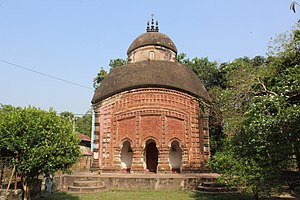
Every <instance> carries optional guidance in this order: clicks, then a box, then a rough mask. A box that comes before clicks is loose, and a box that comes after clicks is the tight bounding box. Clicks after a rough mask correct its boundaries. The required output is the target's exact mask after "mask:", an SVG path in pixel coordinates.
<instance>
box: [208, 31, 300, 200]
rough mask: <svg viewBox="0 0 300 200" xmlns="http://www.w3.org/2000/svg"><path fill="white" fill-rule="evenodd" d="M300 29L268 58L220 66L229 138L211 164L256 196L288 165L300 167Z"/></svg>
mask: <svg viewBox="0 0 300 200" xmlns="http://www.w3.org/2000/svg"><path fill="white" fill-rule="evenodd" d="M298 30H299V29H296V30H294V31H292V33H293V34H292V35H291V36H290V35H288V36H284V37H283V38H284V40H281V41H282V44H281V45H278V47H279V48H277V50H276V51H274V52H275V53H273V55H270V56H269V57H268V58H267V59H262V58H255V59H252V60H251V59H248V58H242V59H236V60H234V61H233V62H231V63H227V64H225V65H223V66H222V69H221V70H222V71H223V72H224V77H225V80H226V88H224V90H223V91H221V95H220V96H219V102H220V106H221V110H222V115H223V118H224V133H225V135H226V136H227V140H226V141H227V143H226V145H224V146H225V147H226V148H225V149H224V150H223V151H219V152H217V153H216V154H215V156H214V157H213V158H212V159H211V161H210V165H211V167H212V168H213V169H214V170H216V172H219V173H222V174H223V181H226V182H228V183H230V184H237V185H239V186H244V187H246V188H248V189H250V190H252V192H253V194H254V196H255V198H256V199H258V198H259V196H260V195H261V194H262V193H265V192H268V191H270V190H271V189H272V188H273V187H274V186H275V185H274V180H276V179H279V177H280V176H281V174H282V172H283V171H284V170H287V169H289V168H291V167H292V165H294V164H296V165H298V168H299V167H300V165H299V163H300V162H299V161H300V159H299V156H300V153H299V152H300V127H299V125H298V124H299V121H300V60H299V48H297V46H298V45H299V42H298V41H299V40H298V38H299V37H298V36H297V33H298ZM278 41H280V40H278ZM278 183H280V182H278Z"/></svg>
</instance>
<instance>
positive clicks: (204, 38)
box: [0, 0, 300, 114]
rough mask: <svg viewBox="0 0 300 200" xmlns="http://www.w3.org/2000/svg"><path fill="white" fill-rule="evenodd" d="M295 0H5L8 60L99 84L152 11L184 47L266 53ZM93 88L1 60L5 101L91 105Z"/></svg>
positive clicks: (203, 53) (227, 54)
mask: <svg viewBox="0 0 300 200" xmlns="http://www.w3.org/2000/svg"><path fill="white" fill-rule="evenodd" d="M291 2H292V0H252V1H250V0H244V1H242V0H227V1H224V0H223V1H221V0H214V1H213V0H211V1H208V0H206V1H203V0H187V1H175V0H164V1H159V0H152V1H144V0H130V1H121V0H119V1H116V0H109V1H101V0H98V1H96V0H51V1H50V0H48V1H46V0H44V1H41V0H18V1H17V0H0V60H2V61H6V62H10V63H14V64H17V65H19V66H22V67H26V68H29V69H31V70H35V71H38V72H42V73H44V74H48V75H51V76H55V77H58V78H61V79H64V80H67V81H71V82H75V83H77V84H80V85H84V86H87V87H90V88H92V84H93V78H94V77H95V76H96V74H97V72H98V71H99V70H100V67H104V68H105V69H108V63H109V60H110V59H114V58H124V59H125V58H126V51H127V49H128V47H129V46H130V44H131V42H132V41H133V40H134V39H135V38H136V37H137V36H138V35H140V34H142V33H144V32H145V28H146V23H147V21H148V20H149V19H151V14H152V13H153V14H154V15H155V19H157V20H158V21H159V27H160V32H163V33H165V34H167V35H168V36H169V37H170V38H171V39H172V40H173V42H174V43H175V44H176V46H177V49H178V52H179V53H182V52H183V53H186V54H187V56H188V57H190V58H193V57H208V58H209V60H211V61H218V62H227V61H230V60H233V59H235V58H239V57H243V56H248V57H250V58H252V57H254V56H256V55H265V53H266V51H267V47H268V43H269V41H270V38H271V37H275V36H276V35H277V34H281V33H284V32H286V31H288V30H290V29H291V27H292V26H293V25H295V23H296V22H297V20H298V19H299V18H300V7H297V10H298V11H299V12H298V13H296V14H294V13H293V12H292V11H290V9H289V6H290V4H291ZM93 92H94V91H93V89H88V88H84V87H79V86H76V85H73V84H69V83H66V82H62V81H59V80H56V79H52V78H50V77H46V76H43V75H40V74H37V73H33V72H30V71H27V70H24V69H21V68H18V67H16V66H13V65H9V64H7V63H4V62H0V103H2V104H11V105H14V106H28V105H32V106H36V107H40V108H42V109H46V110H47V109H49V108H50V107H53V108H54V109H56V110H57V111H58V112H61V111H71V112H74V113H76V114H81V113H85V112H86V111H87V110H88V109H89V108H90V106H91V104H90V101H91V98H92V96H93Z"/></svg>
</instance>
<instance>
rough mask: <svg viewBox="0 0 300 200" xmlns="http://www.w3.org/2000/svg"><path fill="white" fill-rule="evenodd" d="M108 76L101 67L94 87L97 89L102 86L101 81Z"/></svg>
mask: <svg viewBox="0 0 300 200" xmlns="http://www.w3.org/2000/svg"><path fill="white" fill-rule="evenodd" d="M106 76H107V71H105V70H104V69H103V67H101V69H100V71H99V72H98V74H97V76H96V77H95V78H94V82H93V87H94V88H95V89H97V87H98V86H99V85H100V83H101V81H102V80H103V79H104V78H105V77H106Z"/></svg>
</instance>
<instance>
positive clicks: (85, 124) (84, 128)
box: [75, 110, 92, 137]
mask: <svg viewBox="0 0 300 200" xmlns="http://www.w3.org/2000/svg"><path fill="white" fill-rule="evenodd" d="M75 131H77V132H80V133H82V134H84V135H87V136H89V137H91V132H92V111H91V110H88V111H87V112H86V113H85V115H83V116H81V117H76V121H75Z"/></svg>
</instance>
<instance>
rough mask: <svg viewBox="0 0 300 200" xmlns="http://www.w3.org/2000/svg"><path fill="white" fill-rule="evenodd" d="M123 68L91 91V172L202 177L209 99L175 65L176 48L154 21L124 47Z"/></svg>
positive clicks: (186, 69) (188, 74)
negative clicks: (144, 31) (190, 174)
mask: <svg viewBox="0 0 300 200" xmlns="http://www.w3.org/2000/svg"><path fill="white" fill-rule="evenodd" d="M127 55H128V63H127V64H126V65H123V66H120V67H118V68H115V69H113V70H112V71H111V72H110V73H109V74H108V75H107V76H106V77H105V78H104V80H103V81H102V82H101V84H100V85H99V87H98V88H97V89H96V90H95V94H94V97H93V99H92V104H93V108H94V111H95V127H94V151H93V152H94V153H93V161H92V170H93V171H99V172H101V173H121V172H123V173H191V172H202V171H203V170H205V169H206V167H205V164H206V162H207V160H208V158H209V157H210V147H209V124H208V116H209V111H210V104H211V98H210V97H209V94H208V92H207V90H206V89H205V87H204V85H203V83H202V82H201V80H200V79H199V78H198V77H197V75H196V74H195V73H194V72H193V71H192V70H191V69H190V68H189V67H187V66H185V65H182V64H179V63H178V62H176V56H177V48H176V46H175V44H174V43H173V42H172V40H171V39H170V38H169V37H168V36H167V35H165V34H163V33H160V32H159V28H158V23H157V22H156V23H154V20H153V19H152V21H151V22H150V23H149V22H148V24H147V29H146V33H143V34H141V35H140V36H138V37H137V38H136V39H135V40H134V41H133V42H132V44H131V45H130V46H129V48H128V51H127Z"/></svg>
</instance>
